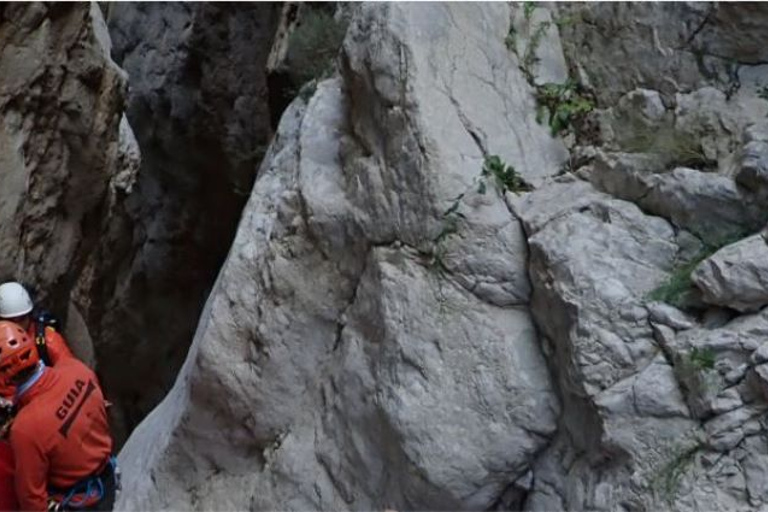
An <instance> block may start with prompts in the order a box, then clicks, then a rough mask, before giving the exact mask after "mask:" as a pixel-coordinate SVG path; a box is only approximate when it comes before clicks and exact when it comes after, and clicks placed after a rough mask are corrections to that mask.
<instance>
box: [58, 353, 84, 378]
mask: <svg viewBox="0 0 768 512" xmlns="http://www.w3.org/2000/svg"><path fill="white" fill-rule="evenodd" d="M50 371H53V372H55V373H59V374H62V373H66V374H70V375H79V376H82V377H92V376H94V375H95V373H94V372H93V370H91V369H90V368H89V367H88V366H87V365H86V364H85V363H83V362H82V361H80V360H79V359H78V358H76V357H74V356H70V357H64V358H62V359H60V360H59V361H58V362H57V363H56V364H55V365H54V366H53V367H52V368H50Z"/></svg>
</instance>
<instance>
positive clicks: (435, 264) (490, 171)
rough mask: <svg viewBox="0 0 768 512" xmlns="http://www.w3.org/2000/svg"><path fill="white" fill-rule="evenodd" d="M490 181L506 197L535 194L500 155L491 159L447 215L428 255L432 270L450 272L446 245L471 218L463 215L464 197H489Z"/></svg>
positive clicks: (454, 202)
mask: <svg viewBox="0 0 768 512" xmlns="http://www.w3.org/2000/svg"><path fill="white" fill-rule="evenodd" d="M488 180H491V182H492V185H493V186H495V187H496V190H498V191H499V192H500V193H502V194H503V193H504V192H513V193H515V194H519V193H520V192H529V191H531V190H533V187H532V186H531V185H530V184H529V183H528V182H526V181H525V180H524V179H523V177H522V176H520V175H519V174H518V173H517V171H516V170H515V168H514V167H512V166H511V165H507V164H506V163H505V162H504V161H503V160H502V159H501V158H500V157H499V156H498V155H491V156H487V157H486V158H485V160H484V161H483V167H482V169H481V170H480V176H479V177H478V178H476V179H475V180H473V182H472V184H471V185H470V186H469V187H468V188H467V189H466V190H465V191H464V192H462V193H461V194H459V195H457V196H456V197H454V198H453V200H452V201H451V205H450V206H449V207H448V208H447V209H446V210H445V211H444V212H443V214H442V225H441V227H440V232H439V233H438V234H437V236H435V237H434V238H433V239H432V248H431V250H430V251H425V253H424V254H425V256H428V257H429V266H430V267H431V268H434V269H436V270H437V271H438V272H441V273H442V272H445V271H447V268H446V266H445V261H444V258H445V255H446V252H447V250H446V247H445V242H446V241H447V240H448V238H449V237H451V236H452V235H455V234H456V233H457V232H458V231H459V224H460V222H461V221H463V220H466V218H467V217H466V215H464V214H463V213H462V212H461V205H462V204H463V200H464V197H465V196H466V195H467V194H468V193H469V192H470V191H471V190H472V189H475V187H477V188H476V192H477V193H478V194H485V193H486V192H487V191H488Z"/></svg>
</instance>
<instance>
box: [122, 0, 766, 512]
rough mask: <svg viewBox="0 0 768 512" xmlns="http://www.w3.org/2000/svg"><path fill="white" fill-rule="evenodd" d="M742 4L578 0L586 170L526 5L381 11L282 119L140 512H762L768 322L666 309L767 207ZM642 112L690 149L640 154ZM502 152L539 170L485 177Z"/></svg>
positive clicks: (140, 452) (150, 434)
mask: <svg viewBox="0 0 768 512" xmlns="http://www.w3.org/2000/svg"><path fill="white" fill-rule="evenodd" d="M522 9H523V13H522V16H523V18H525V6H523V8H522ZM730 9H732V8H731V7H728V8H727V9H725V8H724V9H723V10H720V7H719V6H717V5H715V4H692V3H678V4H669V5H662V4H606V5H597V4H583V5H562V6H558V7H557V8H556V9H555V11H556V12H554V13H553V14H550V15H551V16H552V21H553V22H554V23H553V25H551V26H550V27H548V31H547V34H545V36H546V37H545V43H546V45H545V47H546V48H547V52H549V53H546V52H545V53H546V55H545V54H542V57H545V58H542V61H541V66H543V69H539V71H540V72H541V73H542V76H544V75H545V74H546V73H545V72H548V71H547V70H549V71H558V66H557V60H558V59H557V57H558V56H557V55H555V54H556V45H554V44H550V43H554V41H555V39H554V37H553V36H555V35H556V34H555V33H554V31H553V30H550V29H551V28H552V27H554V26H558V27H559V29H560V36H561V41H562V44H563V46H564V47H565V49H566V55H567V56H568V57H569V59H568V66H569V67H570V68H571V70H572V71H573V73H574V78H579V79H581V81H582V82H585V83H583V85H585V86H590V85H591V86H592V87H593V89H594V92H595V94H596V95H597V99H598V107H599V111H598V112H595V113H594V114H593V115H594V117H595V121H596V125H597V126H598V127H599V128H600V129H599V130H597V131H596V132H595V133H591V132H590V133H579V134H576V136H575V137H574V141H575V142H574V144H576V145H577V147H576V150H575V151H574V153H573V155H572V156H573V157H572V158H571V159H570V160H569V161H568V162H566V158H567V154H566V153H565V152H564V149H563V144H562V143H561V142H559V141H557V140H553V139H552V138H550V137H549V135H548V130H547V129H546V128H545V127H542V126H540V125H538V124H537V123H536V122H535V107H536V105H535V102H534V101H533V97H532V90H531V88H530V86H529V84H528V83H527V81H526V80H525V77H524V75H523V73H522V72H521V70H520V68H519V65H520V55H519V53H520V51H521V50H520V49H521V47H520V46H516V49H517V52H518V55H515V54H514V52H512V51H511V50H510V49H508V48H506V47H505V39H506V43H509V42H510V40H509V36H510V32H509V23H510V20H511V21H512V22H514V23H516V24H519V23H520V21H521V20H520V12H519V11H520V10H521V8H520V7H519V6H507V5H505V4H478V5H468V4H467V5H465V4H451V5H441V4H423V5H416V4H379V5H362V6H361V8H360V9H359V11H355V12H354V14H353V18H354V21H353V23H352V25H351V28H350V30H349V32H348V34H347V38H346V40H345V44H344V48H343V51H342V53H341V56H340V60H339V62H340V73H339V75H337V76H336V77H335V78H333V79H332V80H328V81H326V82H323V83H321V84H320V85H319V87H318V88H317V91H316V92H315V93H314V95H313V96H312V97H311V98H309V96H310V94H309V92H311V91H307V92H308V94H306V95H305V96H306V97H302V98H300V99H298V100H296V101H295V102H294V103H293V104H292V106H291V107H290V108H289V109H288V111H287V112H286V113H285V115H284V116H283V118H282V121H281V125H280V129H279V130H278V133H277V135H276V137H275V140H274V142H273V144H272V146H271V149H270V150H269V153H268V155H267V157H266V159H265V162H264V164H263V166H262V169H261V172H260V176H259V178H258V179H257V181H256V184H255V187H254V191H253V193H252V195H251V199H250V201H249V203H248V206H247V208H246V210H245V213H244V216H243V219H242V222H241V224H240V228H239V231H238V235H237V237H236V240H235V242H234V245H233V247H232V250H231V252H230V255H229V257H228V259H227V262H226V263H225V265H224V267H223V268H222V270H221V272H220V274H219V278H218V281H217V283H216V284H215V286H214V288H213V291H212V293H211V295H210V297H209V300H208V303H207V306H206V308H205V310H204V312H203V314H202V317H201V321H200V324H199V328H198V331H197V334H196V338H195V341H194V343H193V346H192V348H191V350H190V354H189V356H188V359H187V361H186V363H185V365H184V367H183V369H182V372H181V375H180V376H179V378H178V379H177V382H176V384H175V386H174V388H173V389H172V391H171V392H170V394H169V395H168V396H167V398H166V399H165V401H164V402H163V403H162V404H161V405H160V406H159V407H158V408H157V409H155V410H154V411H153V413H152V414H151V415H150V416H149V417H148V418H147V420H146V421H145V422H143V423H142V424H141V425H140V426H139V427H138V429H137V430H136V432H135V433H134V435H133V436H132V437H131V439H130V440H129V442H128V443H127V445H126V447H125V449H124V450H123V451H122V453H121V460H122V463H123V467H124V471H125V474H126V477H125V487H126V492H125V493H124V494H123V497H122V498H121V501H120V503H119V504H118V508H119V509H124V510H134V509H173V510H176V509H209V508H224V509H244V508H249V509H254V510H261V509H274V508H281V509H283V508H285V509H307V510H310V509H311V510H318V509H323V510H327V509H347V510H360V509H380V508H389V507H392V508H394V509H398V510H405V509H441V510H447V509H450V510H458V509H475V510H476V509H481V508H482V509H488V508H506V509H513V510H516V509H525V510H547V511H551V510H625V511H629V510H658V509H676V510H686V511H688V510H690V511H694V510H704V509H707V510H709V509H713V508H717V509H728V510H752V509H759V508H760V507H766V506H768V495H766V488H767V487H766V486H765V484H764V482H763V480H762V479H764V476H765V469H764V467H765V461H766V452H767V451H768V450H767V449H766V448H765V441H766V430H765V426H766V425H765V420H764V416H765V412H766V408H767V406H768V403H767V402H766V398H767V397H768V385H767V384H766V380H765V376H766V374H768V371H766V370H765V368H764V365H765V364H766V362H768V355H766V354H768V352H767V350H768V349H765V348H764V345H765V339H766V334H768V328H767V327H766V326H767V325H768V324H766V319H765V318H766V317H765V315H764V314H741V315H737V312H735V311H734V310H732V309H726V308H717V307H712V308H710V309H708V310H706V311H704V310H703V309H702V310H694V311H687V310H680V309H677V308H674V307H672V306H669V305H665V304H661V303H658V302H651V301H650V300H649V294H650V293H651V292H652V291H654V290H656V289H657V288H658V287H659V286H660V285H662V284H664V283H666V282H667V281H668V280H669V279H670V278H675V279H678V280H683V281H685V280H686V279H687V276H682V277H681V275H680V272H681V270H684V267H681V264H682V263H683V262H686V261H691V260H692V259H693V258H694V257H695V256H696V255H698V254H700V252H701V250H702V249H703V248H705V247H706V246H708V245H709V246H711V245H714V244H717V243H722V241H723V239H724V237H726V238H727V237H729V236H733V235H735V234H740V233H742V230H747V231H751V232H755V231H757V230H758V229H760V228H762V227H763V226H764V224H765V207H764V202H761V199H760V192H759V190H757V189H755V188H754V187H753V188H750V187H742V186H741V185H743V184H744V183H745V182H743V180H741V179H739V180H738V181H736V179H735V177H736V176H738V175H739V171H740V169H742V168H744V167H745V164H746V167H748V166H749V155H751V154H752V153H750V151H751V150H747V151H746V152H745V151H744V149H745V148H746V147H747V146H749V144H750V142H752V141H753V139H752V137H753V132H754V131H755V129H754V128H750V126H758V124H757V123H758V121H760V119H761V118H762V117H764V116H765V114H766V112H768V110H766V109H768V102H764V100H762V99H760V98H759V96H758V92H759V88H758V85H757V84H759V81H760V79H761V78H760V77H762V76H764V73H765V71H764V70H762V69H760V68H761V66H759V65H754V66H753V65H751V64H758V61H757V60H756V59H759V54H760V52H761V51H763V50H762V49H761V48H760V40H761V39H760V38H761V37H762V36H761V35H759V34H754V35H752V34H750V35H749V36H745V37H743V38H735V37H734V35H733V34H734V32H735V31H737V30H739V28H738V27H741V28H742V29H743V30H746V31H749V30H752V31H754V27H753V25H754V22H755V21H756V20H757V19H759V18H760V17H761V16H762V10H761V8H759V7H753V6H750V7H748V8H745V9H744V10H743V11H739V10H738V8H737V7H734V8H733V9H735V10H730ZM531 13H532V14H533V15H534V16H544V15H545V14H546V13H545V12H541V11H540V8H536V9H534V10H533V11H531ZM563 14H568V15H574V14H575V15H578V16H582V17H581V18H578V19H576V20H575V21H572V22H566V21H565V20H564V19H563V18H562V15H563ZM538 19H541V20H544V19H545V18H544V17H542V18H538ZM523 21H524V20H523ZM750 27H752V28H750ZM517 32H522V31H520V30H516V35H520V39H517V40H515V41H514V42H515V43H516V45H517V44H521V45H525V44H528V43H526V41H525V35H524V34H517ZM529 35H530V34H529ZM739 41H740V42H739ZM738 44H742V45H744V58H743V60H739V57H738V55H737V56H736V57H735V58H736V62H735V64H733V63H731V62H730V61H729V59H732V58H733V57H734V52H738V51H739V50H738V49H736V47H737V46H738ZM510 46H512V45H510ZM552 52H554V53H552ZM697 54H699V55H698V56H697ZM715 54H718V55H715ZM550 57H552V59H550ZM553 63H554V64H553ZM745 63H748V64H749V65H747V64H745ZM559 71H562V70H559ZM553 76H554V75H553ZM558 76H559V75H558ZM741 78H744V80H745V81H744V85H743V87H739V85H740V84H739V83H738V80H740V79H741ZM747 79H749V80H747ZM761 102H764V103H765V104H763V103H761ZM590 123H591V121H590ZM590 123H587V125H586V126H591V124H590ZM637 126H640V127H642V128H644V129H645V130H646V131H651V132H654V133H659V134H665V133H669V134H672V135H673V136H674V137H681V140H682V143H679V141H678V140H677V139H675V140H674V143H672V144H668V145H666V146H663V147H661V148H658V147H655V143H654V144H651V146H653V147H651V148H649V147H648V145H647V140H646V147H645V148H643V147H642V145H640V146H636V147H634V148H628V147H626V143H627V141H631V140H632V137H634V136H635V133H633V130H634V129H635V128H636V127H637ZM623 128H628V129H627V130H626V131H625V132H622V129H623ZM755 133H757V132H755ZM755 140H756V139H755ZM635 142H637V141H635ZM651 142H654V141H653V140H651ZM581 143H585V144H589V147H586V148H585V147H579V146H578V145H579V144H581ZM691 152H692V153H693V154H691ZM492 154H498V155H500V156H501V157H502V159H503V160H504V161H505V162H506V163H508V164H510V165H512V166H514V168H515V169H516V171H517V172H519V173H520V174H521V175H522V176H523V177H524V178H525V179H526V180H527V181H529V182H531V183H532V184H533V185H534V186H535V191H533V192H531V193H527V194H520V195H518V194H514V193H511V192H507V193H505V194H502V193H499V191H498V190H497V189H496V187H495V186H494V183H493V182H492V181H490V180H488V179H487V178H486V179H485V181H483V178H482V177H481V176H480V169H481V167H482V163H483V158H484V157H485V156H488V155H492ZM745 154H746V155H747V157H744V156H743V155H745ZM568 171H577V172H574V173H573V174H572V173H570V172H568ZM481 181H482V182H483V183H485V185H486V187H485V188H486V190H485V193H481V190H482V188H483V187H480V182H481ZM633 203H635V204H633ZM699 306H701V304H699ZM681 307H684V305H683V306H681ZM706 307H707V306H704V308H706ZM547 370H549V371H547ZM223 396H226V397H227V399H226V400H222V398H221V397H223ZM556 397H557V398H556ZM558 398H559V400H560V401H561V403H559V401H558ZM221 432H226V433H227V435H226V436H222V435H220V434H221Z"/></svg>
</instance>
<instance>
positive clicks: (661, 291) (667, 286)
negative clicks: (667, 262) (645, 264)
mask: <svg viewBox="0 0 768 512" xmlns="http://www.w3.org/2000/svg"><path fill="white" fill-rule="evenodd" d="M749 234H750V233H749V232H748V231H747V230H744V231H739V232H737V233H734V234H732V235H729V236H726V237H723V238H722V239H721V240H718V241H716V242H714V243H710V244H706V245H705V246H704V247H703V248H702V249H701V250H700V251H699V252H698V254H696V256H694V258H693V259H692V260H691V261H689V262H687V263H684V264H682V265H680V266H679V267H677V268H676V269H675V270H674V271H673V272H672V274H671V275H670V276H669V278H668V279H667V280H666V281H665V282H664V284H662V285H661V286H659V287H658V288H656V289H655V290H653V291H652V292H651V293H649V294H648V299H649V300H657V301H661V302H666V303H667V304H671V305H673V306H675V307H678V308H683V307H685V304H686V301H687V299H688V296H689V293H690V292H691V290H692V289H693V281H692V280H691V273H692V272H693V270H694V269H695V268H696V267H697V266H699V263H701V262H702V261H704V260H705V259H707V258H709V257H710V256H712V255H713V254H714V253H716V252H717V251H719V250H720V249H721V248H723V247H725V246H726V245H731V244H732V243H735V242H738V241H739V240H741V239H742V238H746V237H747V236H749Z"/></svg>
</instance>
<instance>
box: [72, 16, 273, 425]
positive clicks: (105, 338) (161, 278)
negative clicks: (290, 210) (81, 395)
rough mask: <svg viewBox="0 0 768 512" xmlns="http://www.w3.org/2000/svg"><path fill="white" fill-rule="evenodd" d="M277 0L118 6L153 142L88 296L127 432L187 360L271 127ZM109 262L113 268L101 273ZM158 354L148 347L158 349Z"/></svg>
mask: <svg viewBox="0 0 768 512" xmlns="http://www.w3.org/2000/svg"><path fill="white" fill-rule="evenodd" d="M276 9H277V7H276V6H275V5H272V4H260V5H245V4H243V5H238V6H235V5H207V4H197V5H191V4H189V5H188V4H181V3H178V4H139V3H133V4H129V3H124V4H111V5H110V6H109V8H108V15H109V18H110V20H109V27H110V33H111V36H112V39H113V43H114V44H113V55H114V56H115V59H116V60H117V61H118V62H120V63H121V64H122V65H123V66H124V67H125V69H126V70H127V72H128V74H129V75H130V94H129V96H128V105H127V117H128V120H129V121H130V123H131V125H132V126H133V127H134V129H135V132H136V134H137V139H138V143H139V145H140V146H141V147H142V151H143V165H142V169H141V172H140V173H139V177H138V179H137V180H136V181H135V183H128V184H126V183H122V181H124V180H122V181H120V183H121V186H122V187H123V189H124V190H123V191H122V193H123V195H125V194H127V198H126V200H125V201H124V202H123V203H122V206H121V207H120V208H116V209H115V211H114V213H113V214H112V217H111V218H112V219H113V220H112V221H111V222H110V223H109V228H108V230H107V236H105V237H103V239H102V241H101V244H100V246H99V248H98V251H96V252H95V253H94V254H93V255H92V258H91V260H90V262H89V266H93V267H94V270H93V271H92V274H93V275H92V277H91V278H90V279H88V280H85V281H82V282H81V283H80V287H79V290H78V296H77V297H78V298H77V306H78V309H79V310H80V312H81V314H82V316H83V319H84V322H85V323H86V325H87V326H88V328H89V332H90V335H91V337H92V338H93V339H94V341H95V342H96V345H97V346H96V352H97V356H98V358H99V359H100V360H101V366H102V368H103V370H104V376H103V380H104V385H105V386H106V387H107V388H108V389H109V390H110V392H111V399H112V400H113V402H114V403H115V407H114V408H113V413H115V417H114V418H113V419H114V420H115V421H114V424H115V427H116V433H117V435H118V439H120V440H123V439H124V438H125V437H126V436H127V434H128V432H129V431H130V429H131V428H133V427H134V426H135V425H136V424H137V423H138V422H139V421H140V420H141V419H142V418H143V417H144V416H145V415H146V414H147V413H148V412H149V410H151V408H152V407H154V406H155V405H156V404H157V403H158V402H159V401H160V399H161V398H162V396H163V394H164V393H165V392H167V390H168V389H169V388H170V386H171V385H172V383H173V379H174V378H175V375H176V373H177V372H178V369H179V367H180V366H181V364H182V361H183V358H184V357H185V355H186V352H187V349H188V347H189V344H190V343H191V339H192V336H193V334H194V329H195V326H196V324H197V321H198V319H199V315H200V311H201V310H202V307H203V303H204V301H205V297H206V295H207V293H208V292H209V290H210V288H211V286H212V284H213V281H214V280H215V278H216V273H217V272H218V270H219V267H220V266H221V264H222V262H223V261H224V258H225V256H226V254H227V251H228V250H229V246H230V244H231V241H232V238H233V236H234V232H235V229H236V226H237V222H238V220H239V216H240V213H241V210H242V207H243V205H244V204H245V200H246V197H247V194H248V191H249V189H250V186H251V184H252V182H253V179H254V176H255V174H256V169H257V165H258V164H259V162H260V159H261V157H262V155H263V152H264V151H265V149H266V145H267V143H268V139H269V136H270V128H269V111H268V108H267V91H266V74H265V71H264V63H265V61H266V57H267V53H268V51H269V44H270V41H271V37H272V31H273V30H274V26H273V25H274V23H275V20H274V18H275V11H276ZM101 269H105V270H106V271H102V270H101ZM150 354H151V356H150Z"/></svg>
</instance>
